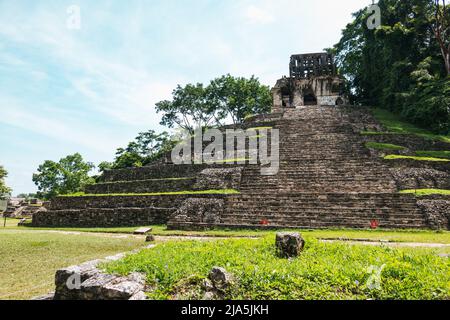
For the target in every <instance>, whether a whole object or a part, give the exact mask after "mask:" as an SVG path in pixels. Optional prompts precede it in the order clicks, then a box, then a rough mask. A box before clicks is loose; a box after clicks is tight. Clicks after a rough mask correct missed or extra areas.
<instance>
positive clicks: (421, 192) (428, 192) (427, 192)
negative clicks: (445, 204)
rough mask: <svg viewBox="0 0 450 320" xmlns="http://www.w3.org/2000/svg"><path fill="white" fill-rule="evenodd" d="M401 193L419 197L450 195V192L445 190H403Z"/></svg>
mask: <svg viewBox="0 0 450 320" xmlns="http://www.w3.org/2000/svg"><path fill="white" fill-rule="evenodd" d="M400 193H413V194H415V195H416V196H418V197H423V196H429V195H433V194H443V195H450V190H445V189H415V190H414V189H412V190H402V191H400Z"/></svg>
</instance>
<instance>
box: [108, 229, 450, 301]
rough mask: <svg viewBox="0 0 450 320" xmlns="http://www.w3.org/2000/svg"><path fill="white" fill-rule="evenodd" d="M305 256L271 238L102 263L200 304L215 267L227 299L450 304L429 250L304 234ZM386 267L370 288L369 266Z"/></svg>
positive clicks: (161, 295) (449, 276) (446, 276)
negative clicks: (226, 284) (226, 278)
mask: <svg viewBox="0 0 450 320" xmlns="http://www.w3.org/2000/svg"><path fill="white" fill-rule="evenodd" d="M305 239H306V247H305V250H304V252H303V253H302V254H301V256H300V257H298V258H295V259H290V260H288V259H281V258H278V257H276V255H275V246H274V236H273V235H270V236H267V237H264V238H262V239H256V240H255V239H252V240H251V239H240V240H236V239H229V240H220V241H211V242H198V241H197V242H195V241H183V242H181V241H172V242H167V243H163V244H159V245H157V246H156V247H155V248H153V249H147V250H143V251H142V252H140V253H138V254H134V255H129V256H127V257H125V258H124V259H123V260H120V261H117V262H113V263H109V264H107V265H105V268H106V270H107V271H108V272H114V273H119V274H129V273H130V272H135V271H137V272H144V273H145V274H146V275H147V282H148V284H150V285H152V286H154V287H155V290H154V291H153V292H152V293H151V294H150V296H151V297H152V298H156V299H172V298H174V297H177V298H184V299H198V298H201V297H202V294H203V292H202V289H201V281H202V280H203V279H205V278H206V277H207V275H208V273H209V271H210V270H211V268H212V267H213V266H222V267H224V268H226V269H227V271H229V272H231V273H232V274H233V275H234V277H235V278H236V280H235V281H234V283H233V285H232V286H231V288H229V289H228V290H227V291H226V296H225V298H227V299H368V298H370V299H405V300H406V299H448V298H450V265H449V261H448V259H447V258H441V257H439V256H437V255H436V254H435V252H434V251H433V250H430V249H392V248H388V247H382V246H381V247H380V246H378V247H371V246H362V245H348V244H339V243H320V242H318V241H317V240H315V239H313V238H311V237H309V236H306V237H305ZM382 265H384V269H383V270H382V273H381V287H380V288H379V289H370V288H369V286H368V285H367V284H368V280H369V278H370V276H371V272H370V268H371V266H376V267H381V266H382Z"/></svg>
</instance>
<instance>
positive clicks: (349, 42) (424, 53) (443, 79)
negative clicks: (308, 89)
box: [331, 0, 450, 134]
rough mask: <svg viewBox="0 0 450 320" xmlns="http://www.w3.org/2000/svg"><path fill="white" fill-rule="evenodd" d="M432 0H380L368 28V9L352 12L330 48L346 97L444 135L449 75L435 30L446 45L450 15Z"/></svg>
mask: <svg viewBox="0 0 450 320" xmlns="http://www.w3.org/2000/svg"><path fill="white" fill-rule="evenodd" d="M437 2H439V1H436V0H410V1H400V0H380V1H379V2H378V5H379V6H380V8H381V12H382V25H381V26H380V27H379V28H377V29H375V30H369V29H368V28H367V26H366V21H367V19H368V17H369V13H368V12H366V10H365V9H362V10H360V11H358V12H356V13H355V14H354V20H353V22H351V23H350V24H348V25H347V27H346V28H345V29H344V30H343V34H342V38H341V40H340V41H339V43H337V44H336V45H335V46H334V48H333V49H332V50H331V51H332V52H333V53H334V54H335V55H336V61H337V63H338V66H339V71H340V73H341V74H342V75H344V76H345V77H346V78H347V79H348V80H349V93H350V96H351V100H352V102H354V103H356V104H362V105H372V106H378V107H382V108H386V109H389V110H391V111H394V112H395V113H397V114H400V115H402V116H404V117H405V118H406V119H407V120H410V121H412V122H414V123H416V124H418V125H420V126H423V127H426V128H428V129H431V130H433V131H435V132H437V133H443V134H448V133H449V130H450V91H449V90H448V88H449V87H450V78H449V76H448V70H447V67H446V62H445V59H443V58H444V56H443V53H442V52H441V45H440V44H441V40H439V39H438V38H437V33H436V29H439V30H440V34H441V35H447V37H446V38H445V39H444V40H443V41H445V42H446V46H448V45H449V41H450V40H449V39H450V37H449V36H448V34H449V32H450V30H449V27H448V26H449V22H450V17H449V15H448V10H444V9H443V8H444V6H442V4H444V5H445V2H444V1H442V4H441V5H440V6H439V5H436V3H437ZM436 12H440V14H439V15H436ZM442 12H444V15H445V17H444V18H442V14H441V13H442ZM437 19H440V20H439V21H438V20H437ZM438 26H439V27H438Z"/></svg>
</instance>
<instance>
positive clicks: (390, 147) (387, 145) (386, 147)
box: [366, 142, 406, 150]
mask: <svg viewBox="0 0 450 320" xmlns="http://www.w3.org/2000/svg"><path fill="white" fill-rule="evenodd" d="M366 147H367V148H370V149H377V150H405V149H406V148H405V147H402V146H399V145H396V144H390V143H378V142H366Z"/></svg>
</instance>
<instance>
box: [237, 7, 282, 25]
mask: <svg viewBox="0 0 450 320" xmlns="http://www.w3.org/2000/svg"><path fill="white" fill-rule="evenodd" d="M244 16H245V18H246V19H247V21H248V22H250V23H255V24H268V23H271V22H274V21H275V18H274V17H273V16H272V14H270V13H269V11H267V10H265V9H264V8H261V7H257V6H255V5H250V6H248V7H247V8H246V9H245V10H244Z"/></svg>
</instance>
